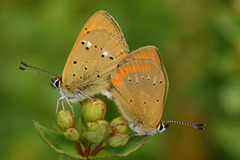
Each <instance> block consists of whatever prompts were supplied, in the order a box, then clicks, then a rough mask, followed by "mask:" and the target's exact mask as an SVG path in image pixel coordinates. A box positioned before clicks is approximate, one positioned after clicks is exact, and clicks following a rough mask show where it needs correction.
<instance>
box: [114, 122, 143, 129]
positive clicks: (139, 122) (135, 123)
mask: <svg viewBox="0 0 240 160" xmlns="http://www.w3.org/2000/svg"><path fill="white" fill-rule="evenodd" d="M136 123H141V122H136V121H134V122H122V123H117V124H114V125H113V126H111V127H112V128H113V127H116V126H119V125H123V124H133V125H134V124H136Z"/></svg>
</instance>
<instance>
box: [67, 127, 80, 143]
mask: <svg viewBox="0 0 240 160" xmlns="http://www.w3.org/2000/svg"><path fill="white" fill-rule="evenodd" d="M64 136H65V137H66V138H67V139H69V140H70V141H78V140H79V133H78V131H77V130H76V129H75V128H69V129H67V130H66V132H64Z"/></svg>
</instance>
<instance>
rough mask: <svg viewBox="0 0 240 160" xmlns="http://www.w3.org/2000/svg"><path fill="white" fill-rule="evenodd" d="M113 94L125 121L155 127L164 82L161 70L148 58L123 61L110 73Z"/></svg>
mask: <svg viewBox="0 0 240 160" xmlns="http://www.w3.org/2000/svg"><path fill="white" fill-rule="evenodd" d="M111 82H112V84H113V86H114V89H113V97H114V99H115V101H116V103H117V104H118V106H119V109H120V111H121V112H122V113H123V115H124V117H125V118H126V119H127V120H128V121H141V122H142V123H143V126H144V127H145V129H149V128H156V127H157V125H158V124H159V121H160V119H161V116H162V112H163V106H164V101H165V100H164V98H165V92H166V82H167V79H166V77H165V74H164V71H163V70H162V69H161V68H160V67H159V65H157V64H156V63H154V62H153V61H151V60H132V61H129V62H126V63H125V64H123V65H122V66H121V67H119V68H118V70H117V72H116V73H115V74H113V76H112V78H111Z"/></svg>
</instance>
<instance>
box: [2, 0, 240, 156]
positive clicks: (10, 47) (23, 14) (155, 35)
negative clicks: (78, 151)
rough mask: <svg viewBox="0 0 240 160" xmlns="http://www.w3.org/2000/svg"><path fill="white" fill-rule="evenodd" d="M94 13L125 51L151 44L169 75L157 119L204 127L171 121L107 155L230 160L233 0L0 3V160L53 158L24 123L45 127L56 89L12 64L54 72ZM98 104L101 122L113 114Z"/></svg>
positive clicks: (239, 146) (235, 111) (237, 74)
mask: <svg viewBox="0 0 240 160" xmlns="http://www.w3.org/2000/svg"><path fill="white" fill-rule="evenodd" d="M99 10H106V11H107V12H109V13H110V14H111V15H112V16H113V17H114V18H115V20H116V21H117V22H118V23H119V25H120V27H121V28H122V30H123V33H124V36H125V38H126V41H127V43H128V45H129V47H130V50H131V51H133V50H135V49H137V48H139V47H142V46H146V45H154V46H156V47H158V48H159V50H160V53H161V55H162V57H163V62H164V64H165V67H166V70H167V73H168V76H169V81H170V87H169V94H168V99H167V103H166V106H165V109H164V113H163V119H165V120H168V119H172V120H181V121H187V122H196V123H202V122H204V123H206V124H207V129H206V131H198V130H195V129H192V128H188V127H184V126H178V125H171V126H170V127H169V129H168V130H167V131H166V132H164V133H163V134H158V135H155V136H154V137H152V138H151V139H149V140H148V141H147V142H146V143H145V144H144V146H142V147H141V148H140V149H139V150H137V151H136V152H134V153H132V154H130V155H129V156H127V157H120V158H111V159H116V160H119V159H129V160H130V159H139V160H140V159H151V160H153V159H166V160H192V159H194V160H198V159H199V160H203V159H205V160H208V159H216V160H217V159H218V160H219V159H240V152H239V150H240V0H212V1H207V0H156V1H153V0H148V1H139V0H132V1H127V0H122V1H112V0H101V1H99V0H95V1H93V0H88V1H83V0H78V1H71V0H50V1H49V0H41V1H40V0H38V1H33V0H1V1H0V58H1V59H0V60H1V63H0V69H1V76H0V84H1V85H0V86H1V89H0V97H1V101H0V103H1V114H0V115H1V116H0V159H1V160H33V159H34V160H42V159H58V154H57V153H56V152H55V151H54V150H53V149H51V148H50V147H48V146H47V145H46V144H44V143H43V142H42V140H41V138H40V137H39V136H38V134H37V132H36V130H35V129H34V127H33V123H32V121H31V120H32V119H35V120H37V121H40V122H41V124H43V125H46V126H48V125H50V124H55V123H56V117H55V106H56V101H57V99H58V98H59V96H60V95H59V94H58V93H57V91H56V90H54V89H53V88H51V87H50V85H49V83H50V78H48V77H46V76H43V75H38V74H33V73H27V72H22V71H20V70H18V69H17V68H16V67H17V65H18V61H19V60H22V61H24V62H27V63H29V64H32V65H34V66H38V67H41V68H44V69H47V70H49V71H51V72H54V73H55V74H57V75H61V74H62V70H63V67H64V65H65V62H66V60H67V57H68V54H69V53H70V51H71V49H72V46H73V44H74V42H75V40H76V38H77V36H78V34H79V32H80V30H81V29H82V27H83V25H84V23H85V22H86V21H87V19H88V18H89V17H90V16H91V15H92V14H93V13H95V12H96V11H99ZM107 104H108V110H107V118H108V119H109V120H110V119H112V118H114V117H116V116H117V115H118V111H117V109H116V108H115V107H112V102H111V101H107ZM76 107H79V106H78V105H76Z"/></svg>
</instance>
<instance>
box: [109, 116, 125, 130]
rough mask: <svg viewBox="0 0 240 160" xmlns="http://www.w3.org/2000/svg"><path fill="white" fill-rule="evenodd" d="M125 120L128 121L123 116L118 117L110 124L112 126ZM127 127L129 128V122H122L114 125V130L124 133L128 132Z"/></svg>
mask: <svg viewBox="0 0 240 160" xmlns="http://www.w3.org/2000/svg"><path fill="white" fill-rule="evenodd" d="M124 122H126V120H125V119H124V118H123V117H117V118H115V119H113V120H112V121H111V122H110V126H111V127H112V126H114V125H116V124H120V123H124ZM127 129H128V124H121V125H117V126H115V127H112V132H113V133H121V134H124V133H126V132H127Z"/></svg>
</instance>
